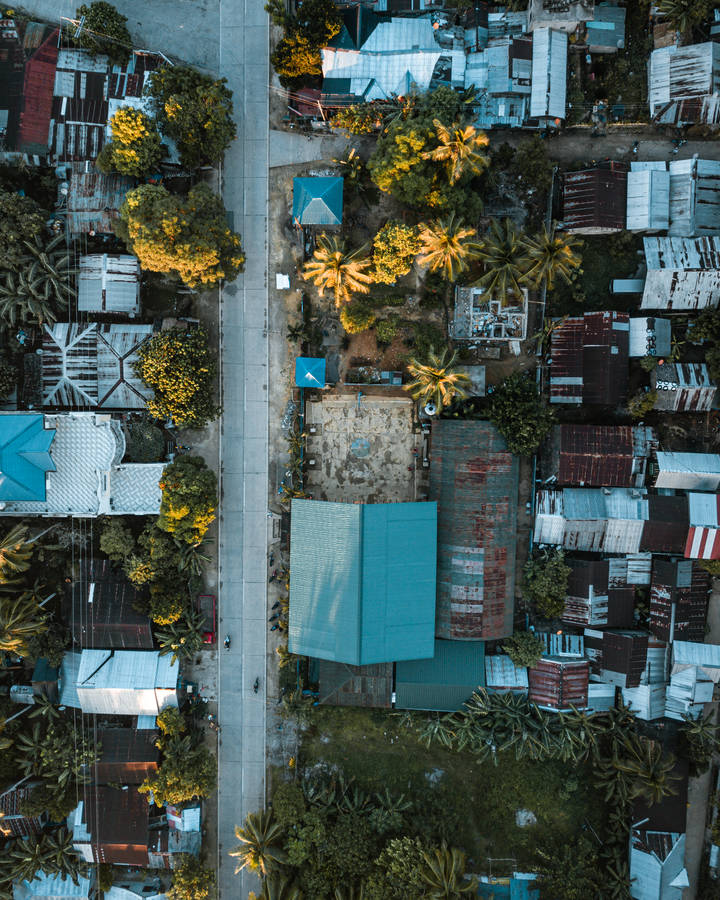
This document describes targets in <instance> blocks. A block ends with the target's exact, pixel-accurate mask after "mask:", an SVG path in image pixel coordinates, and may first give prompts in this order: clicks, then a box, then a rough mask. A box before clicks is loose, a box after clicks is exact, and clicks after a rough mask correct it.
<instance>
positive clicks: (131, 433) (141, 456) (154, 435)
mask: <svg viewBox="0 0 720 900" xmlns="http://www.w3.org/2000/svg"><path fill="white" fill-rule="evenodd" d="M126 452H127V455H128V456H129V457H130V459H131V460H132V461H133V462H139V463H152V462H157V461H158V460H161V459H162V458H163V457H164V456H165V437H164V436H163V433H162V431H161V430H160V429H159V428H157V427H156V426H155V425H152V424H151V423H150V422H132V423H131V424H130V425H128V438H127V443H126Z"/></svg>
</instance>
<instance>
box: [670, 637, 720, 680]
mask: <svg viewBox="0 0 720 900" xmlns="http://www.w3.org/2000/svg"><path fill="white" fill-rule="evenodd" d="M672 650H673V654H672V661H673V669H672V670H673V672H679V671H681V670H682V669H683V668H685V667H687V666H699V667H700V668H701V669H704V670H705V671H707V670H711V671H713V675H712V676H711V677H712V678H713V681H717V680H719V679H720V644H701V643H697V642H695V641H675V642H674V643H673V645H672ZM715 676H717V677H715Z"/></svg>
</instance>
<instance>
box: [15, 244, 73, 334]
mask: <svg viewBox="0 0 720 900" xmlns="http://www.w3.org/2000/svg"><path fill="white" fill-rule="evenodd" d="M23 243H24V245H25V247H26V252H25V253H24V254H23V256H22V257H21V258H20V260H19V262H18V264H17V265H16V266H15V271H12V272H7V273H6V274H5V277H4V279H3V281H2V283H0V316H2V317H3V318H4V319H7V320H8V321H9V323H10V325H12V326H14V325H15V324H16V323H17V322H18V321H23V322H27V321H31V320H36V321H37V322H38V323H39V324H42V323H43V322H46V321H47V322H55V321H57V315H56V311H57V310H64V309H67V306H68V302H69V301H70V300H71V299H73V298H74V297H75V296H76V293H77V292H76V290H75V287H74V284H73V275H74V274H75V269H74V268H73V267H72V265H71V259H70V254H69V252H68V249H67V246H66V244H65V237H64V235H62V234H59V235H58V236H57V237H55V238H53V239H52V240H51V241H50V243H49V244H47V245H46V244H45V243H44V239H43V237H42V236H41V235H37V236H36V238H35V240H34V241H33V242H30V241H23Z"/></svg>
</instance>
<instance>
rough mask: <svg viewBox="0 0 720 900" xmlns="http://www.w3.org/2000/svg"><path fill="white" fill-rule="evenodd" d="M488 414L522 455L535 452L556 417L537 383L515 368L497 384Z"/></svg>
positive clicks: (508, 442) (509, 442)
mask: <svg viewBox="0 0 720 900" xmlns="http://www.w3.org/2000/svg"><path fill="white" fill-rule="evenodd" d="M488 414H489V416H490V421H491V422H492V423H493V425H495V427H496V428H497V430H498V431H499V432H500V434H501V435H502V436H503V437H504V438H505V441H506V443H507V445H508V449H509V450H510V452H511V453H517V454H518V455H519V456H523V455H528V456H529V455H530V454H531V453H533V452H534V451H535V450H536V449H537V448H538V447H539V446H540V444H541V443H542V441H543V440H544V439H545V437H546V436H547V435H548V433H549V432H550V429H551V428H552V425H553V421H554V415H553V412H552V410H551V409H550V408H549V407H548V406H547V405H546V404H545V403H544V402H543V400H542V398H541V397H540V394H539V393H538V389H537V385H536V384H535V382H534V381H532V380H531V379H530V378H528V376H527V375H525V374H523V373H522V372H514V373H513V374H512V375H510V376H509V377H508V378H506V379H505V381H503V382H502V384H500V385H498V386H497V387H496V388H495V390H494V391H493V393H492V396H491V398H490V404H489V407H488Z"/></svg>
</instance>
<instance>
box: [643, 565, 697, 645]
mask: <svg viewBox="0 0 720 900" xmlns="http://www.w3.org/2000/svg"><path fill="white" fill-rule="evenodd" d="M709 590H710V575H709V574H708V572H706V571H705V570H704V569H703V568H701V567H700V566H699V565H698V563H697V562H693V561H692V560H689V559H683V560H672V561H671V560H663V559H656V560H655V561H654V562H653V570H652V582H651V586H650V625H649V627H650V631H651V632H652V633H653V634H654V635H655V636H656V637H658V638H660V640H663V641H674V640H678V641H698V642H700V643H702V641H703V640H704V639H705V619H706V617H707V607H708V591H709ZM671 632H672V633H671Z"/></svg>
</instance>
